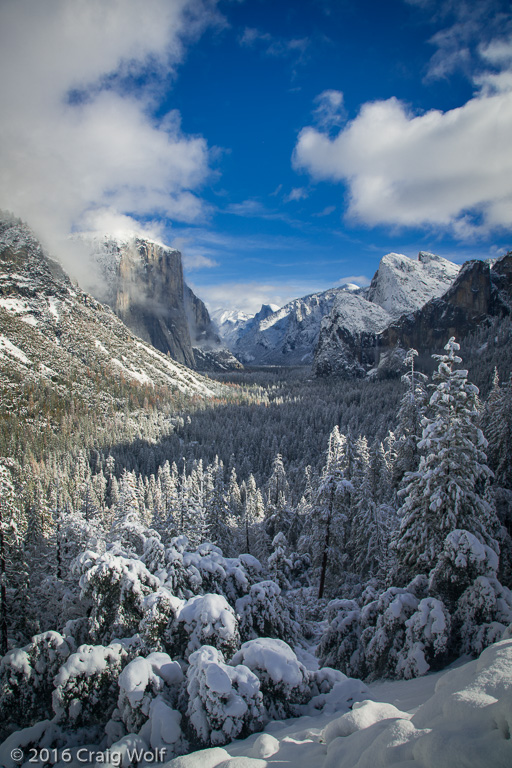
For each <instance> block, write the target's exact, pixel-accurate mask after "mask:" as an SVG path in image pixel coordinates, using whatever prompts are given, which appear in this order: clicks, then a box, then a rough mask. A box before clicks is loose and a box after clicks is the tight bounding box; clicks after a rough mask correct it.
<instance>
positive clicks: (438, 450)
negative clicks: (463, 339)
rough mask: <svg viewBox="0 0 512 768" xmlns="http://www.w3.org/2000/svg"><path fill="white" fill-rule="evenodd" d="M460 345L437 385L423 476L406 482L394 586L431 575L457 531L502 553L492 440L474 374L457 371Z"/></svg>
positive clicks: (447, 358)
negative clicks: (480, 419)
mask: <svg viewBox="0 0 512 768" xmlns="http://www.w3.org/2000/svg"><path fill="white" fill-rule="evenodd" d="M459 349H460V346H459V344H457V342H456V341H455V339H454V338H453V337H452V338H451V339H450V341H449V342H448V344H447V345H446V346H445V350H446V353H447V354H445V355H434V358H435V359H437V360H438V361H439V367H438V371H437V373H434V376H433V380H434V382H435V383H436V388H435V390H434V392H433V394H432V396H431V398H430V402H429V408H430V415H429V417H424V419H423V421H422V425H423V434H422V439H421V441H420V443H419V446H418V447H419V449H420V450H421V451H422V453H423V455H422V456H421V459H420V464H419V468H418V471H417V472H414V473H410V474H408V475H406V477H405V488H404V489H403V491H402V495H403V496H404V503H403V505H402V508H401V510H400V511H399V515H400V517H401V519H402V520H401V525H400V530H399V532H398V535H397V539H396V544H395V551H396V566H395V569H394V573H393V574H392V578H393V583H395V584H406V583H407V582H408V581H410V579H412V578H413V577H414V576H415V575H416V574H418V573H425V574H427V573H429V571H430V570H431V569H432V568H433V567H434V566H435V564H436V562H437V560H438V558H439V555H440V554H441V552H442V550H443V545H444V541H445V539H446V536H447V535H448V534H449V533H450V532H451V531H453V530H455V529H463V530H467V531H469V532H470V533H473V534H474V535H475V536H476V537H477V538H478V539H479V540H480V541H481V542H482V543H483V544H486V545H488V546H490V547H491V548H493V549H495V550H497V549H498V545H497V543H496V540H495V537H496V534H497V531H498V521H497V517H496V512H495V510H494V508H493V506H492V505H491V504H490V502H489V501H488V499H487V498H486V496H485V488H486V483H487V481H488V479H489V478H490V476H491V474H492V473H491V471H490V469H489V467H488V466H487V463H486V461H487V459H486V455H485V453H484V451H485V449H486V446H487V441H486V439H485V437H484V436H483V433H482V431H481V430H480V428H479V427H478V426H477V425H476V419H477V416H478V388H477V387H476V386H474V385H473V384H470V383H469V382H468V372H467V371H466V370H464V369H460V368H455V366H456V365H458V364H459V363H461V362H462V360H461V358H460V357H459V356H458V355H457V354H456V353H457V352H458V351H459Z"/></svg>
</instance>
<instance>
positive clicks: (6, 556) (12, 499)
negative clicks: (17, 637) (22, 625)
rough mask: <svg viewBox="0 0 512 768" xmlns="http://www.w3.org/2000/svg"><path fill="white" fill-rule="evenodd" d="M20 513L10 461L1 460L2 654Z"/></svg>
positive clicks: (4, 645) (0, 641)
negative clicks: (8, 593) (9, 581)
mask: <svg viewBox="0 0 512 768" xmlns="http://www.w3.org/2000/svg"><path fill="white" fill-rule="evenodd" d="M19 523H20V513H19V510H18V508H17V505H16V493H15V487H14V480H13V477H12V473H11V467H10V466H9V461H8V460H6V461H4V460H2V461H1V462H0V655H2V656H3V655H5V654H6V653H7V647H8V629H9V605H8V599H7V592H8V589H7V583H8V581H7V580H8V579H10V577H12V568H13V556H14V555H15V550H16V548H17V547H18V545H19V543H20V530H19Z"/></svg>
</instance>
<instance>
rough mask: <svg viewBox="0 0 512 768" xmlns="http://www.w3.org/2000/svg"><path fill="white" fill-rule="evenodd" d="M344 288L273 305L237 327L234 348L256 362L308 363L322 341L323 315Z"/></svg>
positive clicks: (243, 358) (238, 353)
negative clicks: (275, 306) (275, 307)
mask: <svg viewBox="0 0 512 768" xmlns="http://www.w3.org/2000/svg"><path fill="white" fill-rule="evenodd" d="M342 292H344V293H346V294H347V295H348V294H349V291H345V289H343V288H331V289H330V290H328V291H324V292H322V293H313V294H311V295H310V296H304V297H303V298H300V299H294V300H293V301H291V302H289V303H288V304H285V306H284V307H281V308H280V309H278V310H276V311H272V307H271V305H269V304H264V305H263V306H262V308H261V310H260V311H259V312H258V314H257V315H255V316H254V317H253V318H251V319H250V320H249V321H248V322H247V323H245V324H244V325H243V326H242V327H241V328H239V329H238V330H237V335H236V340H235V341H234V342H232V346H231V349H232V351H233V352H234V354H235V355H236V357H238V358H239V359H240V360H241V361H242V362H243V363H251V364H252V365H308V364H310V363H311V361H312V359H313V351H314V349H315V347H316V343H317V341H318V334H319V331H320V323H321V321H322V318H323V317H324V316H325V315H326V314H327V312H329V310H330V309H331V307H332V305H333V303H334V301H335V299H336V297H337V296H338V294H340V293H342Z"/></svg>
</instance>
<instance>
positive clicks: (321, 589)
mask: <svg viewBox="0 0 512 768" xmlns="http://www.w3.org/2000/svg"><path fill="white" fill-rule="evenodd" d="M333 504H334V484H333V485H331V496H330V498H329V514H328V515H327V522H326V525H325V541H324V551H323V554H322V565H321V566H320V584H319V586H318V599H319V600H321V599H322V597H323V596H324V588H325V574H326V573H327V562H328V560H329V544H330V541H331V517H332V508H333Z"/></svg>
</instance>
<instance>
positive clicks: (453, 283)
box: [0, 214, 512, 394]
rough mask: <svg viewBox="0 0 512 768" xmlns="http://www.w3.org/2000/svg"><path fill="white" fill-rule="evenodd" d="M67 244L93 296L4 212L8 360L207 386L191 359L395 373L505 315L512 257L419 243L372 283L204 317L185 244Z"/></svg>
mask: <svg viewBox="0 0 512 768" xmlns="http://www.w3.org/2000/svg"><path fill="white" fill-rule="evenodd" d="M74 240H75V243H79V244H80V247H81V248H82V251H83V252H85V253H86V255H87V259H89V260H90V261H89V263H91V264H92V265H93V267H94V272H95V275H96V277H95V280H94V281H92V284H93V286H94V287H93V291H92V292H93V294H94V298H93V296H92V295H91V293H86V292H84V291H83V290H81V289H80V288H78V287H77V286H76V285H75V284H74V283H72V282H71V280H70V279H69V277H68V276H67V274H66V273H65V272H64V270H63V269H62V267H61V266H60V265H59V264H58V263H57V262H56V261H54V260H52V259H51V258H50V256H49V255H48V254H47V253H46V252H45V251H44V249H43V248H42V246H41V244H40V243H39V242H38V241H37V238H36V237H35V236H34V235H33V234H32V232H31V231H30V229H29V228H28V227H27V226H26V225H25V224H23V223H22V222H20V221H19V220H17V219H15V218H14V217H12V216H11V215H8V214H7V215H2V216H0V267H1V273H0V320H1V323H0V363H1V365H2V366H4V367H5V365H6V364H7V363H9V365H11V367H12V366H13V365H14V366H17V367H18V368H19V366H20V364H21V365H23V366H25V367H27V366H28V367H27V371H30V376H32V377H33V376H34V375H36V372H37V375H38V376H49V378H50V379H51V380H59V377H60V376H61V375H64V372H65V371H66V369H67V367H69V366H70V365H71V367H72V368H75V369H76V370H77V371H78V368H79V367H80V365H81V364H83V363H84V360H88V361H89V362H90V361H91V360H94V363H93V364H92V367H93V368H97V367H98V366H99V367H100V368H101V369H103V370H106V369H107V368H108V369H109V370H112V371H113V372H114V373H115V374H122V376H124V377H125V378H126V377H127V378H128V379H131V380H132V381H139V382H140V383H144V382H146V383H150V382H151V383H154V384H164V385H169V386H175V387H177V388H178V389H179V390H181V389H183V391H186V392H187V393H190V392H192V391H197V392H199V391H203V392H204V393H205V394H206V390H209V388H210V387H211V385H210V384H205V383H204V381H202V380H200V379H196V378H194V377H193V376H192V374H191V373H190V371H188V372H187V373H185V371H187V369H190V368H192V369H198V370H201V371H206V372H210V371H217V372H218V371H221V372H222V371H230V370H236V369H237V368H241V367H242V366H241V363H244V364H247V365H253V366H266V365H273V366H297V365H300V366H312V367H313V371H314V373H315V374H316V375H319V376H329V375H337V376H342V377H348V378H353V377H362V376H365V375H366V374H367V373H368V372H369V371H374V372H375V371H376V372H377V374H380V373H384V372H387V373H393V371H392V368H393V365H394V363H393V365H391V364H390V361H391V360H392V359H393V360H395V359H396V360H398V361H399V359H400V354H401V353H400V352H398V353H396V354H394V355H391V356H390V353H391V352H393V351H394V350H396V349H398V350H402V353H403V354H404V353H405V350H407V349H408V348H410V347H414V348H416V349H417V350H418V351H419V352H423V353H430V352H437V351H439V350H440V349H441V348H442V346H443V345H444V344H445V343H446V341H447V340H448V338H449V337H450V336H452V335H454V336H456V337H457V338H458V339H462V338H463V337H464V336H465V335H466V334H467V333H468V332H470V331H471V330H473V329H474V328H476V327H477V326H478V325H480V324H481V323H482V322H484V321H485V320H486V319H488V318H492V317H501V316H505V315H508V314H511V307H512V254H507V255H505V256H503V257H502V258H500V259H498V260H496V261H495V262H484V261H472V262H468V263H466V264H465V265H464V266H463V267H462V268H461V267H460V266H458V265H456V264H453V263H452V262H450V261H448V260H446V259H443V258H441V257H439V256H436V255H434V254H431V253H426V252H423V251H422V252H420V253H419V255H418V258H417V260H413V259H410V258H408V257H407V256H404V255H401V254H396V253H390V254H387V255H386V256H384V257H383V258H382V260H381V262H380V264H379V268H378V270H377V272H376V273H375V275H374V277H373V279H372V281H371V284H370V286H368V287H365V288H360V287H358V286H356V285H353V284H350V285H343V286H340V287H335V288H331V289H329V290H327V291H323V292H320V293H313V294H310V295H309V296H304V297H302V298H298V299H294V300H293V301H291V302H289V303H288V304H286V305H285V306H284V307H281V308H278V307H276V306H272V305H269V304H265V305H263V306H262V308H261V309H260V311H259V312H258V313H257V314H256V315H253V316H250V315H248V314H245V313H242V312H238V311H233V310H229V311H228V310H218V311H217V312H215V313H214V315H213V320H212V318H211V317H210V315H209V312H208V310H207V308H206V306H205V304H204V303H203V302H202V301H201V299H200V298H198V297H197V296H196V295H195V294H194V293H193V291H192V290H191V289H190V288H189V287H188V286H187V285H186V283H185V282H184V280H183V268H182V263H181V254H180V253H179V251H176V250H173V249H171V248H168V247H166V246H165V245H162V244H161V243H158V242H155V241H153V240H149V239H144V238H141V237H138V236H137V235H134V234H130V233H127V234H126V235H122V236H116V237H113V236H111V235H98V234H90V233H86V234H80V235H76V236H74ZM84 249H85V251H84ZM107 305H108V306H107ZM108 307H110V309H109V308H108ZM41 333H43V336H44V338H43V339H42V340H39V341H38V339H39V335H40V334H41ZM45 351H46V353H47V356H45ZM403 354H402V357H403ZM50 360H51V361H52V363H51V364H50V363H49V361H50ZM27 361H28V362H27ZM66 361H67V362H66ZM71 361H72V362H71ZM80 361H82V362H81V363H80ZM239 361H241V363H240V362H239ZM179 363H182V364H183V365H184V366H186V368H183V367H182V366H179V365H178V364H179ZM61 364H62V365H61ZM59 366H61V368H59ZM77 366H78V368H77ZM148 366H149V367H148ZM55 368H59V370H61V372H60V373H59V371H56V370H54V369H55ZM45 371H51V372H50V373H49V374H48V373H47V372H46V373H45ZM396 372H398V371H396ZM53 376H55V377H56V378H55V379H53V378H52V377H53ZM183 377H185V378H184V379H183ZM180 381H181V382H182V384H179V383H178V382H180ZM204 387H206V389H204Z"/></svg>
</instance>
